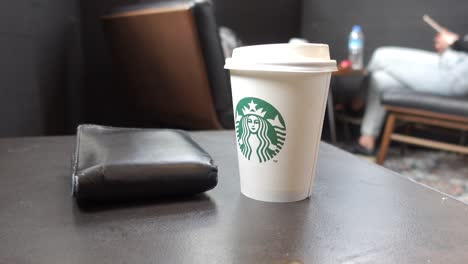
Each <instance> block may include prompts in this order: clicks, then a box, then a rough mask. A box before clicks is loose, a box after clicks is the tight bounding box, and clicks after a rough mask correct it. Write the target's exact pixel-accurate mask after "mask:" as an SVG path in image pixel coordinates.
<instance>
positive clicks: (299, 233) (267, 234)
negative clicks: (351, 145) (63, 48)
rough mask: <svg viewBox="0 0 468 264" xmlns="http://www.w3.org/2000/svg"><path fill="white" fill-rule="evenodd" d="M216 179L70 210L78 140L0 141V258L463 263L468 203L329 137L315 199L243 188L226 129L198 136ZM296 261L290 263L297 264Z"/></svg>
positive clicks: (36, 260) (231, 136)
mask: <svg viewBox="0 0 468 264" xmlns="http://www.w3.org/2000/svg"><path fill="white" fill-rule="evenodd" d="M192 135H193V137H194V138H195V140H196V141H198V142H199V143H200V144H201V145H202V146H203V147H204V148H205V149H206V150H207V151H208V152H209V153H211V155H212V156H213V158H214V159H215V161H216V162H217V164H218V166H219V185H218V186H217V187H216V188H215V189H214V190H212V191H209V192H207V193H206V195H200V196H198V197H195V198H192V199H182V200H178V201H174V200H172V201H152V202H150V201H148V202H140V203H127V204H114V205H105V206H104V205H101V206H95V207H88V208H85V209H83V208H80V207H78V206H77V204H76V203H75V201H74V200H73V198H72V197H70V187H71V182H70V160H71V154H72V150H73V147H74V138H73V137H43V138H17V139H1V140H0V177H1V178H0V186H1V187H0V188H1V191H0V263H291V262H292V263H468V206H467V205H465V204H463V203H461V202H459V201H457V200H455V199H452V198H450V197H447V196H446V195H444V194H442V193H439V192H436V191H434V190H431V189H428V188H426V187H424V186H422V185H419V184H416V183H413V182H411V181H409V180H406V179H404V178H402V177H400V176H399V175H397V174H395V173H392V172H390V171H388V170H386V169H383V168H382V167H378V166H376V165H373V164H370V163H367V162H365V161H362V160H360V159H358V158H355V157H353V156H352V155H350V154H347V153H345V152H343V151H340V150H338V149H336V148H334V147H332V146H329V145H327V144H321V146H320V157H319V162H318V171H317V176H316V179H315V185H314V188H313V195H312V197H311V198H310V199H308V200H304V201H301V202H296V203H285V204H276V203H265V202H259V201H255V200H251V199H249V198H246V197H244V196H243V195H242V194H240V192H239V176H238V169H237V160H236V148H235V136H234V133H233V132H230V131H228V132H201V133H200V132H198V133H193V134H192ZM295 261H296V262H295Z"/></svg>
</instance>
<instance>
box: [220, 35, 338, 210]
mask: <svg viewBox="0 0 468 264" xmlns="http://www.w3.org/2000/svg"><path fill="white" fill-rule="evenodd" d="M225 68H226V69H229V70H230V73H231V86H232V99H233V106H234V117H235V128H236V131H235V132H236V138H237V152H238V160H239V171H240V183H241V192H242V193H243V194H244V195H246V196H247V197H250V198H253V199H256V200H261V201H267V202H293V201H299V200H303V199H306V198H307V197H309V196H310V195H311V189H312V183H313V179H314V174H315V165H316V163H317V154H318V148H319V143H320V136H321V132H322V123H323V117H324V112H325V105H326V100H327V95H328V89H329V85H330V76H331V72H333V71H335V70H336V61H334V60H330V55H329V50H328V45H325V44H304V43H300V44H296V43H295V44H271V45H257V46H246V47H241V48H237V49H235V50H234V52H233V55H232V58H229V59H227V60H226V65H225Z"/></svg>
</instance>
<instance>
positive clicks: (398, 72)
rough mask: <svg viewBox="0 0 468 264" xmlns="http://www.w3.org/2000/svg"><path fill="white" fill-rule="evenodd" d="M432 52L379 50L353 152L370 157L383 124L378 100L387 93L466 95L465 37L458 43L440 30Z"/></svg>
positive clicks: (467, 54) (467, 41) (467, 60)
mask: <svg viewBox="0 0 468 264" xmlns="http://www.w3.org/2000/svg"><path fill="white" fill-rule="evenodd" d="M434 42H435V49H436V50H437V52H438V53H439V54H437V53H436V52H428V51H423V50H416V49H409V48H398V47H382V48H379V49H377V50H376V51H375V52H374V54H373V55H372V58H371V60H370V62H369V64H368V66H367V70H368V72H369V73H370V76H369V77H370V78H369V91H368V97H367V105H366V110H365V112H364V118H363V122H362V125H361V136H360V138H359V141H358V144H356V146H355V148H354V151H355V152H357V153H361V154H365V155H372V154H374V153H375V148H376V146H375V145H376V142H375V141H376V138H377V137H378V135H379V134H380V131H381V129H382V126H383V123H384V121H385V110H384V108H383V106H382V104H381V102H380V96H381V94H382V93H384V92H387V91H404V90H407V91H409V92H411V91H415V92H423V93H432V94H437V95H446V96H458V95H465V94H468V35H467V36H465V38H464V39H461V38H460V37H459V36H458V35H457V34H455V33H453V32H450V31H448V30H444V31H442V32H441V33H439V34H438V35H437V36H436V37H435V39H434Z"/></svg>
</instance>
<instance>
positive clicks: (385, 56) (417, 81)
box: [368, 47, 455, 95]
mask: <svg viewBox="0 0 468 264" xmlns="http://www.w3.org/2000/svg"><path fill="white" fill-rule="evenodd" d="M448 57H449V56H445V53H444V54H442V55H441V54H438V53H435V52H429V51H423V50H417V49H409V48H397V47H383V48H379V49H377V50H376V51H375V52H374V54H373V56H372V59H371V61H370V62H369V65H368V71H369V72H373V71H385V72H386V73H387V74H389V75H391V76H392V77H393V78H395V79H396V80H398V81H399V82H401V83H403V84H404V85H405V86H407V87H408V88H410V89H411V90H414V91H417V92H424V93H432V94H439V95H452V94H453V91H452V90H453V87H454V85H455V84H454V82H455V80H454V76H453V74H452V72H453V66H454V65H447V63H446V61H449V60H454V59H453V58H448ZM451 66H452V67H451Z"/></svg>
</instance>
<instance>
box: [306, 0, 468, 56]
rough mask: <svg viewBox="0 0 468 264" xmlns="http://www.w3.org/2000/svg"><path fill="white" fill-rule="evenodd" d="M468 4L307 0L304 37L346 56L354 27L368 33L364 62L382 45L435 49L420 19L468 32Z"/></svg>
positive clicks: (450, 1) (436, 0)
mask: <svg viewBox="0 0 468 264" xmlns="http://www.w3.org/2000/svg"><path fill="white" fill-rule="evenodd" d="M467 10H468V2H467V1H461V0H447V1H439V0H413V1H403V0H394V1H383V0H353V1H341V0H327V1H322V0H304V2H303V9H302V14H303V16H302V29H301V32H302V35H303V36H304V37H305V38H307V39H309V41H312V42H322V43H328V44H329V45H330V49H331V55H332V57H333V58H335V59H338V60H341V59H344V58H346V56H347V41H348V34H349V31H351V27H352V26H353V25H354V24H359V25H362V27H363V31H364V34H365V38H366V42H365V45H366V46H365V60H366V61H367V60H368V59H369V56H370V55H371V53H372V51H373V50H374V49H375V48H377V47H380V46H387V45H393V46H405V47H413V48H420V49H426V50H434V49H433V38H434V36H435V32H434V30H432V29H431V28H430V27H429V26H428V25H426V24H425V23H424V22H423V21H422V19H421V17H422V15H423V14H429V15H430V16H432V18H434V19H435V20H436V21H438V22H439V23H440V24H441V25H443V26H445V27H447V28H449V29H451V30H453V31H456V32H459V33H468V20H467V19H466V15H467Z"/></svg>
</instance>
